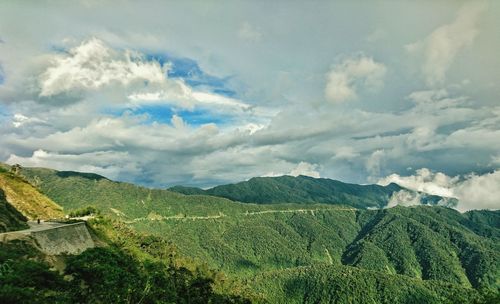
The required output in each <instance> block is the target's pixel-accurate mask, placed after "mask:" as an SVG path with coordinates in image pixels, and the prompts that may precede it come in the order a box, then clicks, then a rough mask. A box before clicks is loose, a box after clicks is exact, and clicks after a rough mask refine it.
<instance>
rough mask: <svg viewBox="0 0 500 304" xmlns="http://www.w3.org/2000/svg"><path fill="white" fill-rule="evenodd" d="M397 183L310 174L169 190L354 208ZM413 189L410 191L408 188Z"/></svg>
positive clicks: (380, 201)
mask: <svg viewBox="0 0 500 304" xmlns="http://www.w3.org/2000/svg"><path fill="white" fill-rule="evenodd" d="M403 189H404V188H401V187H400V186H398V185H396V184H389V185H387V186H379V185H356V184H347V183H343V182H340V181H336V180H331V179H327V178H313V177H308V176H298V177H293V176H280V177H255V178H252V179H250V180H248V181H245V182H240V183H237V184H230V185H222V186H217V187H214V188H211V189H208V190H202V189H198V188H192V187H182V186H175V187H172V188H170V189H169V190H171V191H175V192H179V193H183V194H186V195H193V194H196V195H201V194H205V195H213V196H219V197H225V198H228V199H230V200H233V201H238V202H244V203H258V204H275V203H290V202H297V203H323V204H342V205H348V206H352V207H355V208H368V207H376V208H381V207H384V206H386V205H387V203H388V201H389V199H390V197H391V196H392V194H393V193H394V192H398V191H400V190H403ZM407 191H410V190H407ZM422 197H423V202H424V203H428V204H435V203H437V202H438V201H439V200H441V197H439V196H433V195H422Z"/></svg>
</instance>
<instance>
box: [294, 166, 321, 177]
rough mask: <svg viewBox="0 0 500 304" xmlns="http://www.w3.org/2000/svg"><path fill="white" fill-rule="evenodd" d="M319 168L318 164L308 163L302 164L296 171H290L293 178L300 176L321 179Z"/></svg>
mask: <svg viewBox="0 0 500 304" xmlns="http://www.w3.org/2000/svg"><path fill="white" fill-rule="evenodd" d="M318 169H319V166H318V165H317V164H310V163H307V162H300V163H299V164H298V165H297V167H295V169H293V170H292V171H290V175H291V176H299V175H305V176H311V177H316V178H319V177H320V175H319V172H318Z"/></svg>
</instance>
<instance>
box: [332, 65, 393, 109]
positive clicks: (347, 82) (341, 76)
mask: <svg viewBox="0 0 500 304" xmlns="http://www.w3.org/2000/svg"><path fill="white" fill-rule="evenodd" d="M386 70H387V69H386V67H385V65H383V64H382V63H378V62H375V61H374V60H373V58H371V57H366V56H358V57H353V58H347V59H345V60H344V61H342V62H340V63H339V64H337V65H335V66H333V67H332V69H331V70H330V72H328V74H327V76H326V78H327V82H326V87H325V97H326V99H327V100H329V101H332V102H343V101H347V100H352V99H356V98H357V90H359V89H360V88H363V87H366V88H368V89H377V88H379V87H381V86H382V85H383V78H384V76H385V73H386Z"/></svg>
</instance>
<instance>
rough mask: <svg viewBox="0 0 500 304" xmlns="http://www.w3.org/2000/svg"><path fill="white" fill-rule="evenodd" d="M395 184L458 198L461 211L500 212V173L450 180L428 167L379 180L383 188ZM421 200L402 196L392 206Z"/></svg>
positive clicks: (452, 178) (448, 177)
mask: <svg viewBox="0 0 500 304" xmlns="http://www.w3.org/2000/svg"><path fill="white" fill-rule="evenodd" d="M390 183H396V184H398V185H400V186H402V187H404V188H407V189H410V190H414V191H419V192H424V193H428V194H432V195H439V196H443V197H448V198H456V199H458V205H457V206H456V208H457V209H458V210H459V211H462V212H464V211H467V210H471V209H494V210H497V209H500V170H495V171H493V172H491V173H486V174H483V175H477V174H469V175H465V176H454V177H450V176H448V175H446V174H444V173H442V172H433V171H431V170H429V169H427V168H422V169H419V170H416V172H415V175H411V176H401V175H399V174H391V175H389V176H387V177H384V178H382V179H380V180H379V181H378V184H380V185H388V184H390ZM418 201H420V198H418V197H408V195H407V194H405V193H403V194H401V196H397V197H395V198H394V201H393V202H392V205H395V204H398V203H406V204H416V203H417V202H418Z"/></svg>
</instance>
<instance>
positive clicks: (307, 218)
mask: <svg viewBox="0 0 500 304" xmlns="http://www.w3.org/2000/svg"><path fill="white" fill-rule="evenodd" d="M22 174H23V175H24V176H25V177H26V178H27V179H28V180H30V181H31V182H32V183H34V184H35V185H37V187H39V188H40V189H41V190H42V191H43V192H44V193H45V194H46V195H47V196H49V197H50V198H52V199H53V200H54V201H55V202H58V203H59V204H61V205H62V206H63V207H65V209H67V210H74V209H77V208H82V207H86V206H88V205H92V206H94V207H95V208H97V209H99V210H101V212H103V213H104V214H107V215H108V216H111V217H113V218H115V219H118V220H120V221H121V222H123V223H125V224H126V225H128V226H129V227H132V228H134V230H136V231H139V232H143V233H148V234H153V235H156V236H158V237H160V238H162V239H164V240H167V241H168V242H170V243H171V244H172V245H173V246H175V248H176V252H177V254H179V255H180V256H185V257H189V258H192V259H193V260H194V261H198V262H203V263H206V264H207V266H208V267H210V268H214V269H220V270H222V271H224V272H225V273H227V274H228V275H229V276H230V277H231V278H234V279H237V280H241V279H244V280H246V281H247V282H252V283H251V284H250V283H249V284H250V285H251V286H252V289H253V290H254V291H256V292H257V293H262V297H263V298H267V299H268V300H270V301H271V302H276V301H277V302H280V301H281V302H283V301H284V297H286V298H287V299H288V298H289V297H290V299H295V300H293V301H295V302H297V303H300V302H301V301H304V302H315V301H316V300H318V299H320V298H322V297H323V296H324V297H326V299H328V298H332V297H336V296H338V297H339V299H343V301H345V303H349V301H350V300H353V299H356V301H358V300H359V301H358V302H367V303H371V302H373V301H378V302H387V303H389V302H391V301H395V303H412V301H413V302H414V301H416V299H427V300H428V301H429V302H430V303H440V302H452V303H455V302H457V301H459V302H463V301H465V300H464V299H466V301H469V300H470V301H473V300H472V298H474V297H475V296H476V295H477V294H476V293H475V291H473V290H478V291H480V292H481V293H484V292H486V291H487V290H491V291H492V292H493V293H494V294H496V293H497V292H498V288H499V287H500V262H499V261H500V242H499V237H500V226H499V225H498V223H499V218H500V212H499V211H470V212H467V213H464V214H461V213H459V212H457V211H455V210H453V209H448V208H445V207H430V206H418V207H396V208H391V209H381V210H360V209H354V208H352V207H349V206H338V205H328V204H313V203H311V202H309V203H308V204H271V205H261V204H248V203H236V202H233V201H230V200H227V199H223V198H218V197H214V196H204V195H187V196H186V195H182V194H178V193H174V192H171V191H166V190H152V189H148V188H143V187H138V186H134V185H131V184H126V183H118V182H113V181H110V180H108V179H105V178H103V177H100V176H98V175H91V174H81V173H75V172H57V171H54V170H48V169H30V168H28V169H23V170H22ZM415 282H417V283H415ZM325 284H326V285H325ZM346 284H347V285H346ZM352 284H354V285H356V284H358V285H359V286H364V285H363V284H365V285H366V286H367V287H366V288H367V290H369V292H368V293H367V295H366V297H363V296H362V295H360V294H358V293H359V289H357V288H355V289H349V287H348V286H350V285H352ZM296 285H297V286H299V285H300V287H297V288H295V287H294V288H295V289H297V290H303V291H304V292H306V291H307V292H306V293H305V294H303V295H302V296H303V297H304V298H300V297H301V296H300V295H301V292H298V293H297V294H289V292H291V291H287V290H293V289H294V288H289V289H287V288H288V287H287V286H296ZM412 285H415V286H417V287H415V288H412V287H411V286H412ZM325 286H333V287H328V288H327V287H325ZM335 286H336V287H335ZM398 286H399V287H401V289H399V288H398ZM405 286H406V287H405ZM338 288H341V291H339V290H338ZM471 288H473V289H471ZM309 290H311V291H310V292H309ZM276 297H277V298H276ZM467 297H471V298H470V299H468V298H467ZM301 299H302V300H301ZM395 299H396V300H395ZM457 299H460V300H457ZM370 301H371V302H370ZM283 303H284V302H283Z"/></svg>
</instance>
